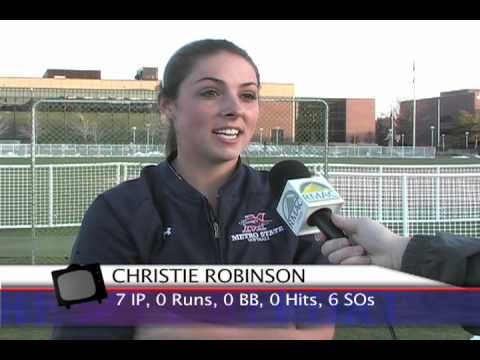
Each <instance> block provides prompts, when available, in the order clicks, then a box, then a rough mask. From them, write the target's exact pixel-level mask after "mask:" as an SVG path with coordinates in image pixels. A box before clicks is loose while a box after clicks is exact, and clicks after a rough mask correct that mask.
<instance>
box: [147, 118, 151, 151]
mask: <svg viewBox="0 0 480 360" xmlns="http://www.w3.org/2000/svg"><path fill="white" fill-rule="evenodd" d="M148 145H150V124H149V123H148V124H147V146H148Z"/></svg>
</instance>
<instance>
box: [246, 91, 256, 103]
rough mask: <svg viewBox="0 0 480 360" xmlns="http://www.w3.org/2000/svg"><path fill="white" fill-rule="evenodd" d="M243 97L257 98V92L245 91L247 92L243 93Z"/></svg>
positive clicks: (251, 99)
mask: <svg viewBox="0 0 480 360" xmlns="http://www.w3.org/2000/svg"><path fill="white" fill-rule="evenodd" d="M242 97H243V98H244V99H246V100H250V101H253V100H257V94H255V93H245V94H242Z"/></svg>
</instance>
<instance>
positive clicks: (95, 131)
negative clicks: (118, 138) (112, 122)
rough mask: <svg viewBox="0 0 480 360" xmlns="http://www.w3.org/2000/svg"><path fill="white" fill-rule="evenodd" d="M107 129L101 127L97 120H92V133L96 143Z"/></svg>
mask: <svg viewBox="0 0 480 360" xmlns="http://www.w3.org/2000/svg"><path fill="white" fill-rule="evenodd" d="M106 132H107V130H106V129H105V128H99V127H98V123H97V122H92V123H91V135H92V139H93V142H94V143H95V144H98V140H99V139H101V138H103V137H104V135H105V134H106Z"/></svg>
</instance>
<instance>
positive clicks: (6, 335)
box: [0, 326, 472, 340]
mask: <svg viewBox="0 0 480 360" xmlns="http://www.w3.org/2000/svg"><path fill="white" fill-rule="evenodd" d="M394 330H395V334H396V336H397V339H398V340H468V339H470V338H471V337H472V335H471V334H470V333H468V332H466V331H465V330H463V329H462V328H461V327H443V326H442V327H431V328H425V327H418V328H417V327H396V328H395V329H394ZM51 335H52V328H51V327H22V328H15V327H4V328H0V340H49V339H50V338H51ZM335 340H392V336H391V334H390V331H389V330H388V329H387V328H386V327H357V328H352V327H348V328H347V327H337V329H336V331H335Z"/></svg>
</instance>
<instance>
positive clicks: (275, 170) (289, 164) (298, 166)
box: [269, 160, 312, 200]
mask: <svg viewBox="0 0 480 360" xmlns="http://www.w3.org/2000/svg"><path fill="white" fill-rule="evenodd" d="M311 176H312V175H311V174H310V171H309V170H308V168H307V167H306V166H305V165H304V164H303V163H302V162H300V161H298V160H284V161H280V162H278V163H276V164H275V166H274V167H272V169H271V170H270V174H269V181H270V188H271V191H272V193H273V196H274V197H275V199H276V200H280V196H282V193H283V189H284V188H285V185H286V184H287V181H288V180H293V179H304V178H309V177H311Z"/></svg>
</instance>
